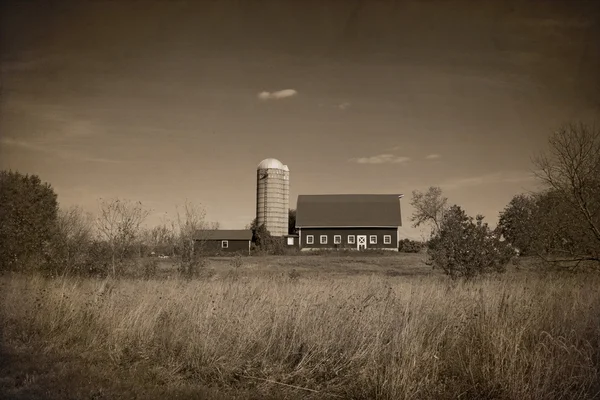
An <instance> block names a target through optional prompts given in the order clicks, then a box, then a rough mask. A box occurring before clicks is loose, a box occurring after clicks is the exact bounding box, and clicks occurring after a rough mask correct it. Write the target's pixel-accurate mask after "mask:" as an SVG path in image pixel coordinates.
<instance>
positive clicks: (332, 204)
mask: <svg viewBox="0 0 600 400" xmlns="http://www.w3.org/2000/svg"><path fill="white" fill-rule="evenodd" d="M401 197H402V195H401V194H327V195H300V196H298V204H297V211H296V226H297V227H299V228H302V227H305V228H306V227H323V228H325V227H339V228H342V227H397V226H402V215H401V211H400V198H401Z"/></svg>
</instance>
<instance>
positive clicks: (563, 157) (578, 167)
mask: <svg viewBox="0 0 600 400" xmlns="http://www.w3.org/2000/svg"><path fill="white" fill-rule="evenodd" d="M534 163H535V165H536V166H537V168H538V170H537V172H536V174H537V177H538V178H539V179H540V180H541V181H542V182H543V183H545V184H546V186H547V187H548V188H549V189H551V191H552V192H555V193H556V194H557V195H558V196H559V197H560V198H561V200H562V201H564V205H566V206H567V207H566V209H567V210H568V214H569V216H570V217H571V218H573V219H572V221H571V224H572V226H573V228H574V229H575V228H576V229H579V235H577V237H574V238H572V239H573V240H577V241H581V242H583V243H584V245H583V246H578V247H579V248H578V249H577V250H578V251H579V252H580V253H579V254H571V255H570V258H573V259H579V260H594V261H598V262H600V130H599V129H598V128H596V127H592V126H586V125H584V124H581V123H580V124H569V125H565V126H563V127H561V128H560V129H559V130H558V131H557V132H555V133H554V134H553V135H552V136H551V137H550V138H549V150H548V151H547V152H546V153H543V154H541V155H540V156H538V157H537V158H536V159H535V160H534ZM572 233H573V232H572Z"/></svg>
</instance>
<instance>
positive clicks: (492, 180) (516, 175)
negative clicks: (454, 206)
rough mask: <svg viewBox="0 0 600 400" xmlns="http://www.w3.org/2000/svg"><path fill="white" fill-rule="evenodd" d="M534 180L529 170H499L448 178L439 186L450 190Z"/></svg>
mask: <svg viewBox="0 0 600 400" xmlns="http://www.w3.org/2000/svg"><path fill="white" fill-rule="evenodd" d="M534 180H535V176H534V175H533V174H532V173H531V172H529V171H501V172H496V173H492V174H485V175H477V176H470V177H464V178H454V179H449V180H447V181H445V182H444V183H442V184H440V185H439V186H440V187H441V188H442V189H446V190H452V189H462V188H465V187H472V186H480V185H489V184H499V183H526V182H533V181H534Z"/></svg>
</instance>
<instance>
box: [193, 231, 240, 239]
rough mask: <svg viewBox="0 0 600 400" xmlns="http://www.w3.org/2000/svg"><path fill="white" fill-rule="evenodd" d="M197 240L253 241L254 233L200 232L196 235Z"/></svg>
mask: <svg viewBox="0 0 600 400" xmlns="http://www.w3.org/2000/svg"><path fill="white" fill-rule="evenodd" d="M194 239H195V240H252V231H251V230H248V229H239V230H220V229H218V230H198V231H196V234H195V235H194Z"/></svg>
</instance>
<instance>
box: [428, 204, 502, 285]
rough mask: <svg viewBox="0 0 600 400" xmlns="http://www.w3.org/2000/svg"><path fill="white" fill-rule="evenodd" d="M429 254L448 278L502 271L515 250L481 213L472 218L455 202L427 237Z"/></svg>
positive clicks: (471, 276)
mask: <svg viewBox="0 0 600 400" xmlns="http://www.w3.org/2000/svg"><path fill="white" fill-rule="evenodd" d="M428 256H429V257H430V262H431V263H432V264H433V266H434V268H435V267H437V268H441V269H442V271H444V273H446V274H447V275H449V276H450V277H451V278H453V279H456V278H466V279H470V278H473V277H475V276H477V275H480V274H483V273H488V272H503V271H504V269H505V266H506V264H507V263H508V262H509V261H510V260H511V258H512V257H513V256H514V251H513V250H512V249H511V248H510V247H509V246H508V244H507V243H506V242H502V241H500V239H499V238H498V237H497V235H495V234H494V233H493V232H492V231H491V229H490V228H489V226H488V224H487V223H484V222H483V216H481V215H478V216H477V217H476V219H475V221H473V218H472V217H468V216H467V214H466V213H465V212H464V211H463V210H462V209H461V208H460V207H459V206H456V205H454V206H452V207H450V209H449V210H448V211H447V212H446V214H445V215H444V219H443V220H442V223H441V225H440V229H439V231H438V232H437V234H436V235H435V236H434V237H433V238H432V239H431V240H430V242H429V248H428Z"/></svg>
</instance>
